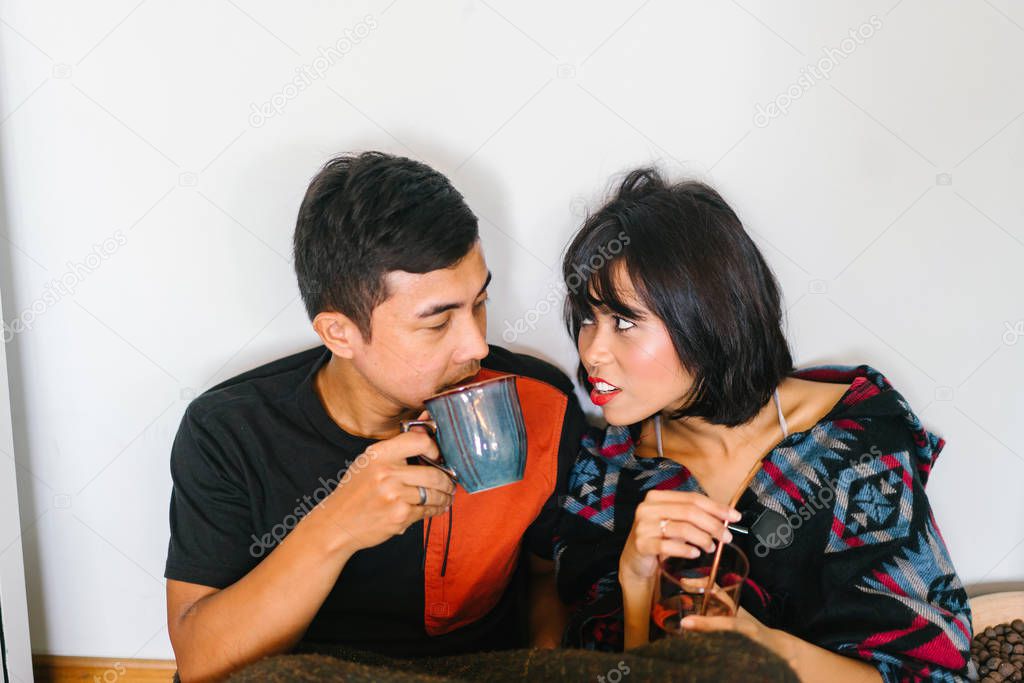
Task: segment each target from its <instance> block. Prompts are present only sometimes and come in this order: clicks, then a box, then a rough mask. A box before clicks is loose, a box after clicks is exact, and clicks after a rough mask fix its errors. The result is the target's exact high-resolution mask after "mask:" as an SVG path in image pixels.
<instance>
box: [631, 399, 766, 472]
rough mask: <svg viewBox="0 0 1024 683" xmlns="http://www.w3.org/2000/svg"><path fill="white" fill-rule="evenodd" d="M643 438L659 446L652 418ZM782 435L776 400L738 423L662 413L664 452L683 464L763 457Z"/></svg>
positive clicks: (648, 422)
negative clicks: (744, 421) (731, 423)
mask: <svg viewBox="0 0 1024 683" xmlns="http://www.w3.org/2000/svg"><path fill="white" fill-rule="evenodd" d="M641 434H642V436H641V439H642V440H643V441H644V442H645V444H648V445H649V446H650V447H652V448H656V445H655V444H656V440H657V439H656V434H655V431H654V420H653V418H651V419H649V420H646V421H645V422H644V426H643V429H642V432H641ZM782 437H783V435H782V429H781V427H780V425H779V419H778V413H777V411H776V408H775V402H774V401H773V400H769V401H768V403H766V404H765V405H764V406H762V407H761V409H760V410H759V411H758V412H757V414H756V415H755V416H754V418H753V419H752V420H750V421H749V422H747V423H745V424H742V425H738V426H736V427H727V426H725V425H717V424H712V423H710V422H708V421H707V420H705V419H704V418H700V417H683V418H679V419H671V418H669V417H668V416H667V415H665V414H662V416H661V438H662V447H663V452H664V456H665V457H667V458H671V459H673V460H678V461H681V462H682V461H685V462H684V464H697V463H698V462H701V463H704V462H708V463H710V462H730V461H735V460H738V459H739V460H748V459H750V458H751V457H753V456H755V455H756V456H757V457H760V456H761V455H763V454H764V452H765V451H766V450H767V449H768V448H769V447H771V446H773V445H774V444H776V443H778V441H779V440H781V439H782Z"/></svg>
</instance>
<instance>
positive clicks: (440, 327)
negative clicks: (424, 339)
mask: <svg viewBox="0 0 1024 683" xmlns="http://www.w3.org/2000/svg"><path fill="white" fill-rule="evenodd" d="M449 322H451V318H449V319H448V320H445V321H444V322H443V323H441V324H440V325H434V326H433V327H429V328H427V329H430V330H434V331H435V332H440V331H441V330H443V329H444V328H446V327H448V323H449Z"/></svg>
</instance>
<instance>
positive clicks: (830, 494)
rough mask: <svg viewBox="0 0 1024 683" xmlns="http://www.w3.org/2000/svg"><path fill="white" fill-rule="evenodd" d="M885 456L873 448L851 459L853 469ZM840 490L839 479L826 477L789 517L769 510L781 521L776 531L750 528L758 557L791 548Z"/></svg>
mask: <svg viewBox="0 0 1024 683" xmlns="http://www.w3.org/2000/svg"><path fill="white" fill-rule="evenodd" d="M882 455H884V454H883V453H882V451H881V449H879V448H878V446H872V447H871V448H870V449H869V450H868V452H866V453H862V454H861V456H860V458H853V459H851V460H850V467H852V468H854V469H859V468H863V467H865V466H867V464H868V463H870V462H871V461H872V460H873V459H875V458H878V457H881V456H882ZM838 488H839V480H838V479H835V478H832V479H828V478H826V479H825V485H824V486H822V487H821V488H820V489H818V490H817V491H815V492H814V493H813V494H812V495H810V496H808V497H807V500H806V501H805V502H804V504H803V505H801V506H800V507H799V508H797V510H796V511H795V512H794V513H793V514H791V515H789V516H788V517H785V516H783V515H781V514H778V513H773V512H772V511H770V510H769V511H768V512H769V513H772V517H773V518H774V519H778V520H779V521H778V524H777V525H776V526H775V528H774V530H773V531H769V532H767V533H765V532H764V531H763V530H761V529H754V528H752V529H751V533H753V535H754V538H756V539H757V545H756V546H754V554H755V555H757V556H758V557H767V556H768V554H769V553H770V552H771V551H773V550H781V549H782V548H787V547H789V545H790V543H792V541H793V537H794V536H795V535H796V531H797V530H798V529H799V528H800V527H802V526H803V525H804V522H806V521H808V520H810V519H811V517H813V516H814V515H815V513H817V512H819V511H820V510H824V509H831V508H832V502H833V501H834V500H835V499H836V495H837V490H838ZM754 526H755V527H757V526H759V525H758V524H757V522H755V523H754Z"/></svg>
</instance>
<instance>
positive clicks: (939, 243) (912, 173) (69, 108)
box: [0, 0, 1024, 657]
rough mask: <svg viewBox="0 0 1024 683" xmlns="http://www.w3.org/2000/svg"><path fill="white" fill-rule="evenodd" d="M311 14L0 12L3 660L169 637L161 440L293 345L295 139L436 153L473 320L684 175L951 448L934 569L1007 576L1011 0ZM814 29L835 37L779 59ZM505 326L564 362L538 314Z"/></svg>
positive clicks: (53, 7) (1014, 95)
mask: <svg viewBox="0 0 1024 683" xmlns="http://www.w3.org/2000/svg"><path fill="white" fill-rule="evenodd" d="M428 4H429V7H428V6H427V5H428ZM344 5H345V6H344V8H343V7H341V3H322V2H299V3H277V2H270V1H269V0H261V1H249V0H235V1H234V2H229V1H227V0H203V1H199V0H191V1H184V2H171V1H170V0H143V2H141V3H138V2H137V0H126V1H124V2H106V3H72V2H66V3H52V2H50V3H46V2H33V1H29V0H8V2H6V3H5V5H4V8H3V10H2V11H0V17H2V22H0V60H2V68H3V72H2V77H0V117H2V121H3V123H2V124H0V153H2V157H0V171H2V174H3V175H2V180H3V192H4V194H5V196H6V199H7V206H6V216H5V217H4V219H5V223H4V225H5V227H4V231H5V233H6V239H3V240H0V250H2V251H0V268H2V275H3V279H2V280H0V285H2V286H3V287H4V288H5V291H4V295H5V304H6V309H5V312H4V313H5V317H6V321H7V322H8V323H10V322H11V320H12V319H13V318H16V317H18V316H20V315H21V314H22V312H23V311H26V310H31V309H32V306H33V303H34V302H36V311H37V312H36V314H35V315H34V319H33V320H32V325H31V329H29V330H26V331H23V332H20V333H18V334H16V335H15V336H14V339H13V341H11V342H10V343H9V344H8V345H7V349H8V356H9V359H10V364H11V367H10V374H11V383H12V387H11V389H12V399H13V412H14V420H15V422H14V425H15V447H16V449H17V452H18V455H19V460H20V462H21V463H22V466H21V467H20V468H19V473H20V474H19V485H20V490H21V495H22V500H21V513H22V523H23V525H24V527H25V532H24V538H23V540H24V550H25V557H26V564H27V573H28V577H29V578H28V589H29V602H30V610H31V625H32V636H33V641H34V642H33V648H34V650H35V651H36V652H43V653H54V654H63V655H111V656H118V657H130V656H136V657H169V656H171V650H170V646H169V642H168V638H167V633H166V629H165V627H164V593H163V581H162V579H161V575H162V570H163V562H164V556H165V551H166V544H167V521H166V517H167V502H168V495H169V493H170V478H169V476H168V467H167V462H168V451H169V447H170V444H171V438H172V435H173V433H174V430H175V429H176V426H177V423H178V421H179V419H180V417H181V414H182V412H183V410H184V409H185V406H186V404H187V402H188V400H189V398H191V397H192V396H194V395H195V394H196V393H197V392H199V391H201V390H202V389H204V388H206V387H208V386H210V385H211V384H213V383H215V382H217V381H219V380H221V379H224V378H227V377H229V376H231V375H233V374H236V373H238V372H240V371H242V370H245V369H247V368H250V367H253V366H255V365H257V364H260V363H263V362H265V361H268V360H270V359H272V358H275V357H277V356H280V355H283V354H286V353H289V352H292V351H295V350H298V349H301V348H304V347H306V346H308V345H312V344H313V343H315V342H316V338H315V337H314V335H313V334H312V332H311V330H310V329H309V327H308V322H307V320H306V318H305V315H304V313H303V310H302V307H301V305H300V302H299V300H298V298H297V290H296V287H295V284H294V281H293V274H292V270H291V265H290V262H289V248H290V247H289V245H290V238H291V232H292V228H293V222H294V216H295V212H296V209H297V206H298V202H299V200H300V198H301V195H302V193H303V191H304V189H305V186H306V183H307V182H308V180H309V178H310V177H311V176H312V175H313V173H314V172H315V171H316V170H317V168H318V166H319V165H320V164H321V163H322V162H323V161H324V160H326V159H327V158H328V157H329V156H331V155H333V154H335V153H338V152H341V151H346V150H349V151H351V150H363V149H367V148H378V149H384V150H387V151H391V152H396V153H404V154H409V155H412V156H415V157H418V158H421V159H424V160H425V161H427V162H428V163H430V164H432V165H434V166H436V167H437V168H438V169H440V170H441V171H443V172H445V173H447V174H449V175H450V176H451V177H452V178H453V180H454V182H455V184H456V185H457V186H458V187H459V188H460V189H461V190H462V191H463V192H464V193H465V195H466V196H467V198H468V201H469V203H470V205H471V206H472V207H473V208H474V210H476V211H477V212H478V214H479V215H480V216H481V218H482V225H481V228H482V231H483V238H484V242H485V249H486V252H487V256H488V260H489V262H490V265H491V268H492V269H493V271H494V275H495V280H494V286H493V290H492V296H493V304H492V307H491V308H490V319H491V334H490V337H491V340H492V341H494V342H499V343H500V342H501V337H502V331H503V330H505V329H506V326H505V322H506V321H508V322H513V321H515V320H517V319H519V318H521V317H523V316H525V315H526V314H527V312H528V311H530V310H531V309H535V307H537V305H538V302H539V301H541V300H543V299H544V298H545V296H546V295H547V294H548V293H549V292H550V291H551V288H552V287H554V286H555V283H556V282H557V277H556V270H555V268H556V266H557V263H558V259H559V255H560V251H561V249H562V248H563V246H564V244H565V243H566V241H567V239H568V237H569V236H570V234H571V233H572V231H573V230H574V228H575V227H576V226H577V225H578V224H579V222H580V216H581V215H582V212H583V211H584V210H585V208H586V207H588V206H590V207H592V206H594V205H595V204H596V203H597V202H598V201H599V199H600V197H601V196H602V194H603V191H604V188H605V187H606V186H607V183H608V180H609V178H610V177H611V176H612V175H613V174H615V173H618V172H620V171H622V170H624V169H626V168H628V167H631V166H634V165H637V164H641V163H647V162H651V161H659V162H660V163H661V164H662V165H663V166H664V167H665V168H666V169H667V170H669V171H670V172H671V173H672V174H674V175H676V176H683V175H689V176H696V177H700V178H704V179H707V180H710V181H711V182H713V183H715V184H716V185H717V186H718V187H719V188H720V189H721V191H722V192H723V193H724V194H725V196H726V197H727V198H728V199H729V200H730V201H731V202H732V203H733V204H734V206H735V207H736V208H737V210H738V211H739V213H740V214H741V217H742V218H743V219H744V220H745V221H746V222H747V224H748V226H749V228H750V229H751V231H752V232H753V233H754V234H755V235H756V238H757V240H758V243H759V244H760V245H761V246H762V248H763V249H764V252H765V254H766V256H767V258H768V259H769V261H770V262H771V264H772V266H773V267H774V268H775V270H776V272H777V274H778V277H779V279H780V280H781V282H782V284H783V286H784V288H785V294H786V298H787V302H788V304H787V305H788V306H789V328H790V333H791V339H792V342H793V346H794V347H795V350H796V353H797V357H798V361H799V363H800V364H809V363H817V362H823V361H828V362H842V363H860V362H868V363H870V364H872V365H874V366H875V367H877V368H879V369H881V370H882V371H883V372H884V373H886V374H887V375H888V376H889V378H890V379H891V380H892V382H893V383H894V384H895V385H896V387H897V388H899V389H901V390H902V391H903V392H904V394H905V395H906V396H907V398H908V399H909V400H910V402H911V404H912V405H913V406H914V407H915V408H916V409H917V411H918V412H919V414H920V415H922V417H923V418H924V419H925V421H926V422H927V424H928V425H929V426H931V427H932V428H934V429H936V430H938V431H939V432H941V433H942V434H943V435H944V436H946V437H947V438H948V440H949V446H948V448H947V450H946V452H945V453H944V454H943V456H942V458H941V459H940V460H939V463H938V467H937V469H936V471H935V474H934V478H933V480H932V483H931V484H930V492H931V496H932V500H933V504H934V506H935V508H936V514H937V517H938V519H939V522H940V525H941V527H942V529H943V532H944V533H945V537H946V539H947V540H948V542H949V545H950V546H951V548H952V552H953V555H954V559H955V561H956V564H957V566H958V568H959V570H960V572H961V573H962V575H963V577H964V579H965V580H966V581H967V582H968V583H971V584H978V583H991V582H1000V581H1021V580H1024V498H1022V496H1021V484H1022V480H1024V443H1022V441H1021V439H1020V438H1019V437H1018V435H1017V433H1015V419H1019V416H1020V414H1021V412H1022V410H1024V390H1022V388H1021V387H1022V381H1024V343H1017V344H1013V343H1007V341H1009V342H1014V341H1017V335H1016V334H1010V333H1008V332H1007V327H1005V324H1007V323H1008V324H1009V330H1010V331H1013V330H1014V329H1015V328H1014V325H1020V328H1019V332H1020V337H1021V340H1022V342H1024V299H1022V296H1021V293H1022V289H1024V287H1022V285H1024V275H1022V274H1021V268H1020V263H1021V259H1022V258H1024V227H1022V219H1024V195H1022V194H1021V193H1020V185H1021V180H1022V179H1024V178H1022V175H1024V174H1022V167H1024V116H1022V113H1024V89H1022V88H1021V87H1020V84H1021V83H1022V82H1024V8H1022V7H1021V5H1020V3H1014V2H1011V1H1010V0H992V2H981V1H976V2H973V1H968V0H961V1H954V0H937V1H934V2H928V1H926V0H902V1H899V2H898V1H897V0H886V1H885V2H882V1H865V2H859V3H845V2H844V3H839V2H831V3H819V2H785V3H778V2H755V1H754V0H741V1H740V2H732V3H730V2H720V3H697V2H669V1H668V0H654V1H651V2H645V3H641V2H635V1H634V2H622V3H619V2H616V3H612V2H605V3H593V2H584V1H582V0H579V1H576V2H568V3H557V4H556V3H548V2H544V3H541V2H532V3H522V2H512V1H511V0H488V2H486V3H485V2H479V1H477V2H474V1H469V0H466V1H460V2H434V3H420V2H414V1H412V0H397V2H391V0H379V1H376V2H364V3H344ZM872 15H875V16H876V17H877V19H876V20H875V25H872V24H871V17H872ZM862 26H866V28H863V30H864V32H865V33H872V35H871V37H870V38H867V39H861V42H862V44H858V43H857V42H855V41H853V40H852V39H850V40H848V41H847V42H846V43H845V45H844V43H843V40H844V39H845V38H849V32H850V31H851V30H855V31H856V30H857V29H858V28H859V27H862ZM347 36H350V37H353V40H352V41H351V42H350V43H343V44H342V48H343V50H344V54H343V55H341V58H340V59H339V60H337V61H336V63H334V64H333V65H330V66H329V68H328V69H327V70H326V73H324V75H323V77H322V78H317V79H314V80H312V81H311V83H312V84H311V86H310V87H308V88H306V89H304V90H302V91H299V92H291V91H289V92H287V93H285V94H284V95H280V94H281V93H282V92H283V88H284V86H285V85H286V84H288V83H289V82H290V80H291V79H293V78H295V77H296V74H297V71H296V70H297V69H301V68H303V67H307V68H310V69H312V68H316V67H317V66H323V64H319V65H318V64H317V63H316V61H317V57H318V54H319V53H318V48H321V47H327V46H329V45H332V44H334V43H336V42H337V41H338V40H339V39H343V38H346V37H347ZM826 48H836V49H838V50H840V51H842V50H846V52H848V53H849V54H847V53H846V52H832V57H831V60H832V61H831V66H832V68H831V72H830V77H829V78H828V79H823V78H820V77H818V76H815V75H813V74H811V75H807V74H806V73H805V72H804V69H805V67H806V66H807V65H812V64H817V63H818V62H819V60H822V59H829V58H828V57H826V53H825V52H823V50H824V49H826ZM828 67H829V64H822V65H821V68H828ZM819 73H820V72H819ZM802 76H803V78H804V81H803V83H802V84H801V83H800V81H799V80H798V79H801V77H802ZM791 86H792V88H791ZM789 89H792V93H793V95H797V96H798V97H795V99H794V100H793V101H792V102H791V106H789V108H788V113H786V114H784V115H780V116H777V117H775V118H767V117H765V118H763V119H760V120H757V121H755V113H756V112H757V111H758V109H757V106H758V104H760V105H767V104H768V103H769V102H772V101H774V100H775V99H776V98H777V97H778V96H780V95H785V94H786V93H787V90H789ZM275 96H276V97H275ZM272 99H276V101H277V104H279V105H281V106H280V113H277V112H274V113H273V114H272V115H270V116H261V115H255V114H253V111H254V110H253V109H252V108H251V107H252V105H254V104H255V105H260V104H262V103H264V102H267V101H270V100H272ZM758 124H767V125H758ZM104 240H107V246H106V248H104V247H102V246H101V247H98V248H97V247H96V246H95V245H100V244H102V243H103V242H104ZM94 250H98V251H94ZM100 253H102V255H99V254H100ZM87 261H91V264H92V265H91V266H90V265H89V263H88V262H87ZM76 264H83V266H78V265H76ZM61 278H65V279H66V281H67V282H68V283H70V284H71V285H73V292H71V291H68V290H65V292H64V293H58V294H54V293H53V292H54V291H55V290H54V289H53V285H48V283H49V282H50V281H52V280H55V279H58V280H59V279H61ZM48 287H49V289H48ZM543 308H544V307H543V306H542V307H541V309H538V310H543ZM29 317H33V316H31V315H30V316H29ZM22 319H23V320H24V318H22ZM532 319H533V317H532V316H531V320H532ZM1004 332H1007V334H1006V336H1005V339H1006V340H1007V341H1004ZM513 346H515V347H517V348H521V349H528V350H533V351H536V352H538V353H540V354H542V355H544V356H547V357H549V358H553V359H555V360H556V361H557V362H558V363H559V364H561V365H562V366H563V367H564V368H566V369H570V368H571V367H572V366H573V362H574V356H573V349H572V348H571V346H570V345H569V343H568V342H567V340H566V336H565V334H564V333H563V331H562V329H561V326H560V323H559V319H558V316H557V315H556V314H555V313H548V314H547V315H544V316H541V317H540V318H539V320H537V321H536V329H535V330H532V331H530V332H529V333H528V334H525V335H522V336H521V337H520V338H518V339H517V340H516V342H515V344H513Z"/></svg>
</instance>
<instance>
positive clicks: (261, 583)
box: [167, 432, 454, 681]
mask: <svg viewBox="0 0 1024 683" xmlns="http://www.w3.org/2000/svg"><path fill="white" fill-rule="evenodd" d="M413 454H423V455H426V456H427V457H429V458H432V459H437V457H438V451H437V445H436V444H435V443H434V442H433V440H432V439H430V437H428V436H427V435H425V434H423V433H421V432H408V433H406V434H401V435H399V436H396V437H395V438H393V439H388V440H387V441H381V442H378V443H375V444H373V445H372V446H370V447H369V448H368V449H367V450H366V455H367V456H368V459H369V463H368V464H367V465H366V466H365V467H363V468H360V469H358V470H357V469H356V467H351V468H350V472H349V473H347V474H346V477H345V478H343V479H342V482H341V483H340V484H339V485H338V487H337V488H336V489H335V490H334V491H333V492H332V493H331V494H330V495H329V496H327V497H326V498H325V499H324V500H323V501H322V502H321V503H320V504H319V505H317V506H316V507H315V508H314V509H313V510H312V511H311V512H310V513H309V514H308V515H306V516H305V517H303V518H302V520H301V521H300V522H299V523H298V524H297V525H296V526H295V528H294V529H293V530H292V532H291V533H290V534H288V536H286V537H285V538H284V540H283V541H282V542H281V543H280V544H279V545H278V546H277V547H276V548H275V549H274V550H273V551H272V552H271V553H270V554H269V555H268V556H267V557H266V558H264V560H263V561H262V562H260V564H259V565H257V566H256V567H255V568H254V569H253V570H252V571H250V572H249V573H248V574H246V575H245V576H244V577H243V578H241V579H239V580H238V581H237V582H235V583H233V584H232V585H230V586H228V587H227V588H224V589H223V590H217V589H215V588H211V587H209V586H201V585H199V584H193V583H187V582H182V581H174V580H169V581H168V582H167V626H168V631H169V633H170V636H171V644H172V645H173V647H174V654H175V658H176V659H177V665H178V672H179V675H180V677H181V679H182V681H205V680H215V679H219V678H223V677H224V676H225V675H227V674H228V673H230V672H231V671H233V670H235V669H237V668H239V667H241V666H243V665H245V664H248V663H249V662H253V661H256V660H257V659H260V658H262V657H264V656H267V655H270V654H277V653H281V652H286V651H288V650H289V649H291V648H292V647H293V646H294V645H295V644H296V643H297V642H298V641H299V640H300V639H301V638H302V635H303V634H304V633H305V631H306V629H307V628H308V627H309V624H310V622H311V621H312V620H313V617H314V616H315V615H316V613H317V611H318V610H319V609H320V607H321V605H322V604H323V601H324V599H325V598H326V597H327V594H328V593H329V592H330V591H331V588H332V587H333V586H334V583H335V582H336V581H337V579H338V576H339V574H340V573H341V571H342V569H343V568H344V566H345V564H346V563H347V562H348V560H349V558H351V557H352V555H353V554H354V553H356V552H358V551H359V550H362V549H364V548H370V547H373V546H376V545H379V544H380V543H383V542H384V541H386V540H387V539H389V538H391V537H392V536H395V535H397V534H400V533H402V532H404V531H405V529H407V528H408V527H409V526H410V525H412V524H413V523H415V522H417V521H419V520H421V519H423V518H424V517H429V516H433V515H437V514H440V513H442V512H444V511H445V510H446V509H447V508H448V506H450V504H451V494H452V493H453V492H454V484H452V482H451V480H450V479H448V477H446V476H445V475H444V474H442V473H441V472H440V471H438V470H437V469H435V468H433V467H427V466H424V465H408V464H407V463H406V458H408V457H409V456H411V455H413ZM357 462H358V459H357ZM348 474H351V476H348ZM417 486H422V487H424V488H425V489H426V490H427V504H426V505H424V506H421V505H419V498H420V496H419V492H418V491H417V489H416V487H417Z"/></svg>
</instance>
